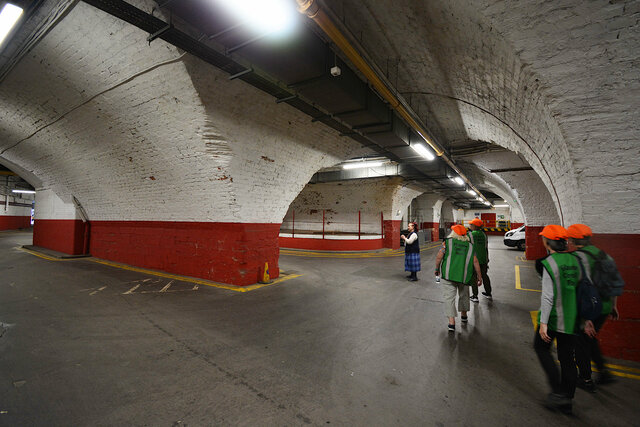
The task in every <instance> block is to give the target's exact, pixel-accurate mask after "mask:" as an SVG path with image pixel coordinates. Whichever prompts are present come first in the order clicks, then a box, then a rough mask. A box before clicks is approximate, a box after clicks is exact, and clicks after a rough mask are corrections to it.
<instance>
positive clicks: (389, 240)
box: [382, 219, 402, 249]
mask: <svg viewBox="0 0 640 427" xmlns="http://www.w3.org/2000/svg"><path fill="white" fill-rule="evenodd" d="M401 226H402V221H401V220H395V219H385V220H384V221H383V222H382V227H383V230H384V238H383V240H384V247H385V248H391V249H399V248H400V227H401Z"/></svg>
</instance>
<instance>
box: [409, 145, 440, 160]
mask: <svg viewBox="0 0 640 427" xmlns="http://www.w3.org/2000/svg"><path fill="white" fill-rule="evenodd" d="M411 148H413V151H415V152H416V153H418V154H420V155H421V156H422V157H424V158H425V159H427V160H433V159H435V158H436V156H434V155H433V153H432V152H431V151H429V149H428V148H427V147H425V146H424V145H423V144H413V145H412V146H411Z"/></svg>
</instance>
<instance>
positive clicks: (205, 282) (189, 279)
mask: <svg viewBox="0 0 640 427" xmlns="http://www.w3.org/2000/svg"><path fill="white" fill-rule="evenodd" d="M19 249H20V250H22V251H24V252H27V253H29V254H31V255H35V256H37V257H39V258H43V259H46V260H48V261H76V260H87V261H92V262H95V263H97V264H102V265H107V266H109V267H115V268H120V269H122V270H128V271H135V272H137V273H143V274H149V275H152V276H157V277H164V278H166V279H173V280H178V281H181V282H189V283H194V284H196V285H203V286H209V287H212V288H218V289H226V290H229V291H235V292H249V291H254V290H256V289H260V288H264V287H266V286H271V285H275V284H278V283H282V282H284V281H287V280H290V279H295V278H296V277H300V276H302V274H281V275H280V277H278V278H277V279H275V280H272V281H271V282H269V283H258V284H255V285H250V286H234V285H227V284H224V283H217V282H211V281H209V280H203V279H196V278H193V277H187V276H178V275H177V274H169V273H162V272H160V271H153V270H147V269H145V268H139V267H131V266H129V265H125V264H119V263H116V262H111V261H105V260H101V259H97V258H65V259H59V258H53V257H50V256H47V255H44V254H40V253H38V252H35V251H31V250H29V249H24V248H19ZM281 272H282V270H281ZM149 280H151V279H144V280H143V282H146V281H149ZM139 287H140V285H136V286H134V287H133V288H131V289H129V290H128V291H127V292H125V293H124V294H125V295H128V294H132V293H134V291H135V290H136V289H138V288H139ZM193 290H197V287H195V286H194V288H193ZM168 292H171V291H168Z"/></svg>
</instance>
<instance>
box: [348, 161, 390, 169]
mask: <svg viewBox="0 0 640 427" xmlns="http://www.w3.org/2000/svg"><path fill="white" fill-rule="evenodd" d="M383 164H384V162H380V161H378V162H365V161H361V162H351V163H345V164H344V165H342V169H359V168H376V167H378V166H382V165H383Z"/></svg>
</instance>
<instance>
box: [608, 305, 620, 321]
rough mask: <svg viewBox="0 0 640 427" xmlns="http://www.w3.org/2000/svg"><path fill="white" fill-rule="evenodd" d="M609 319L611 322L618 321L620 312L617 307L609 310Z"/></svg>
mask: <svg viewBox="0 0 640 427" xmlns="http://www.w3.org/2000/svg"><path fill="white" fill-rule="evenodd" d="M609 317H610V318H611V319H612V320H618V319H620V312H619V311H618V307H613V308H612V309H611V313H610V314H609Z"/></svg>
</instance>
